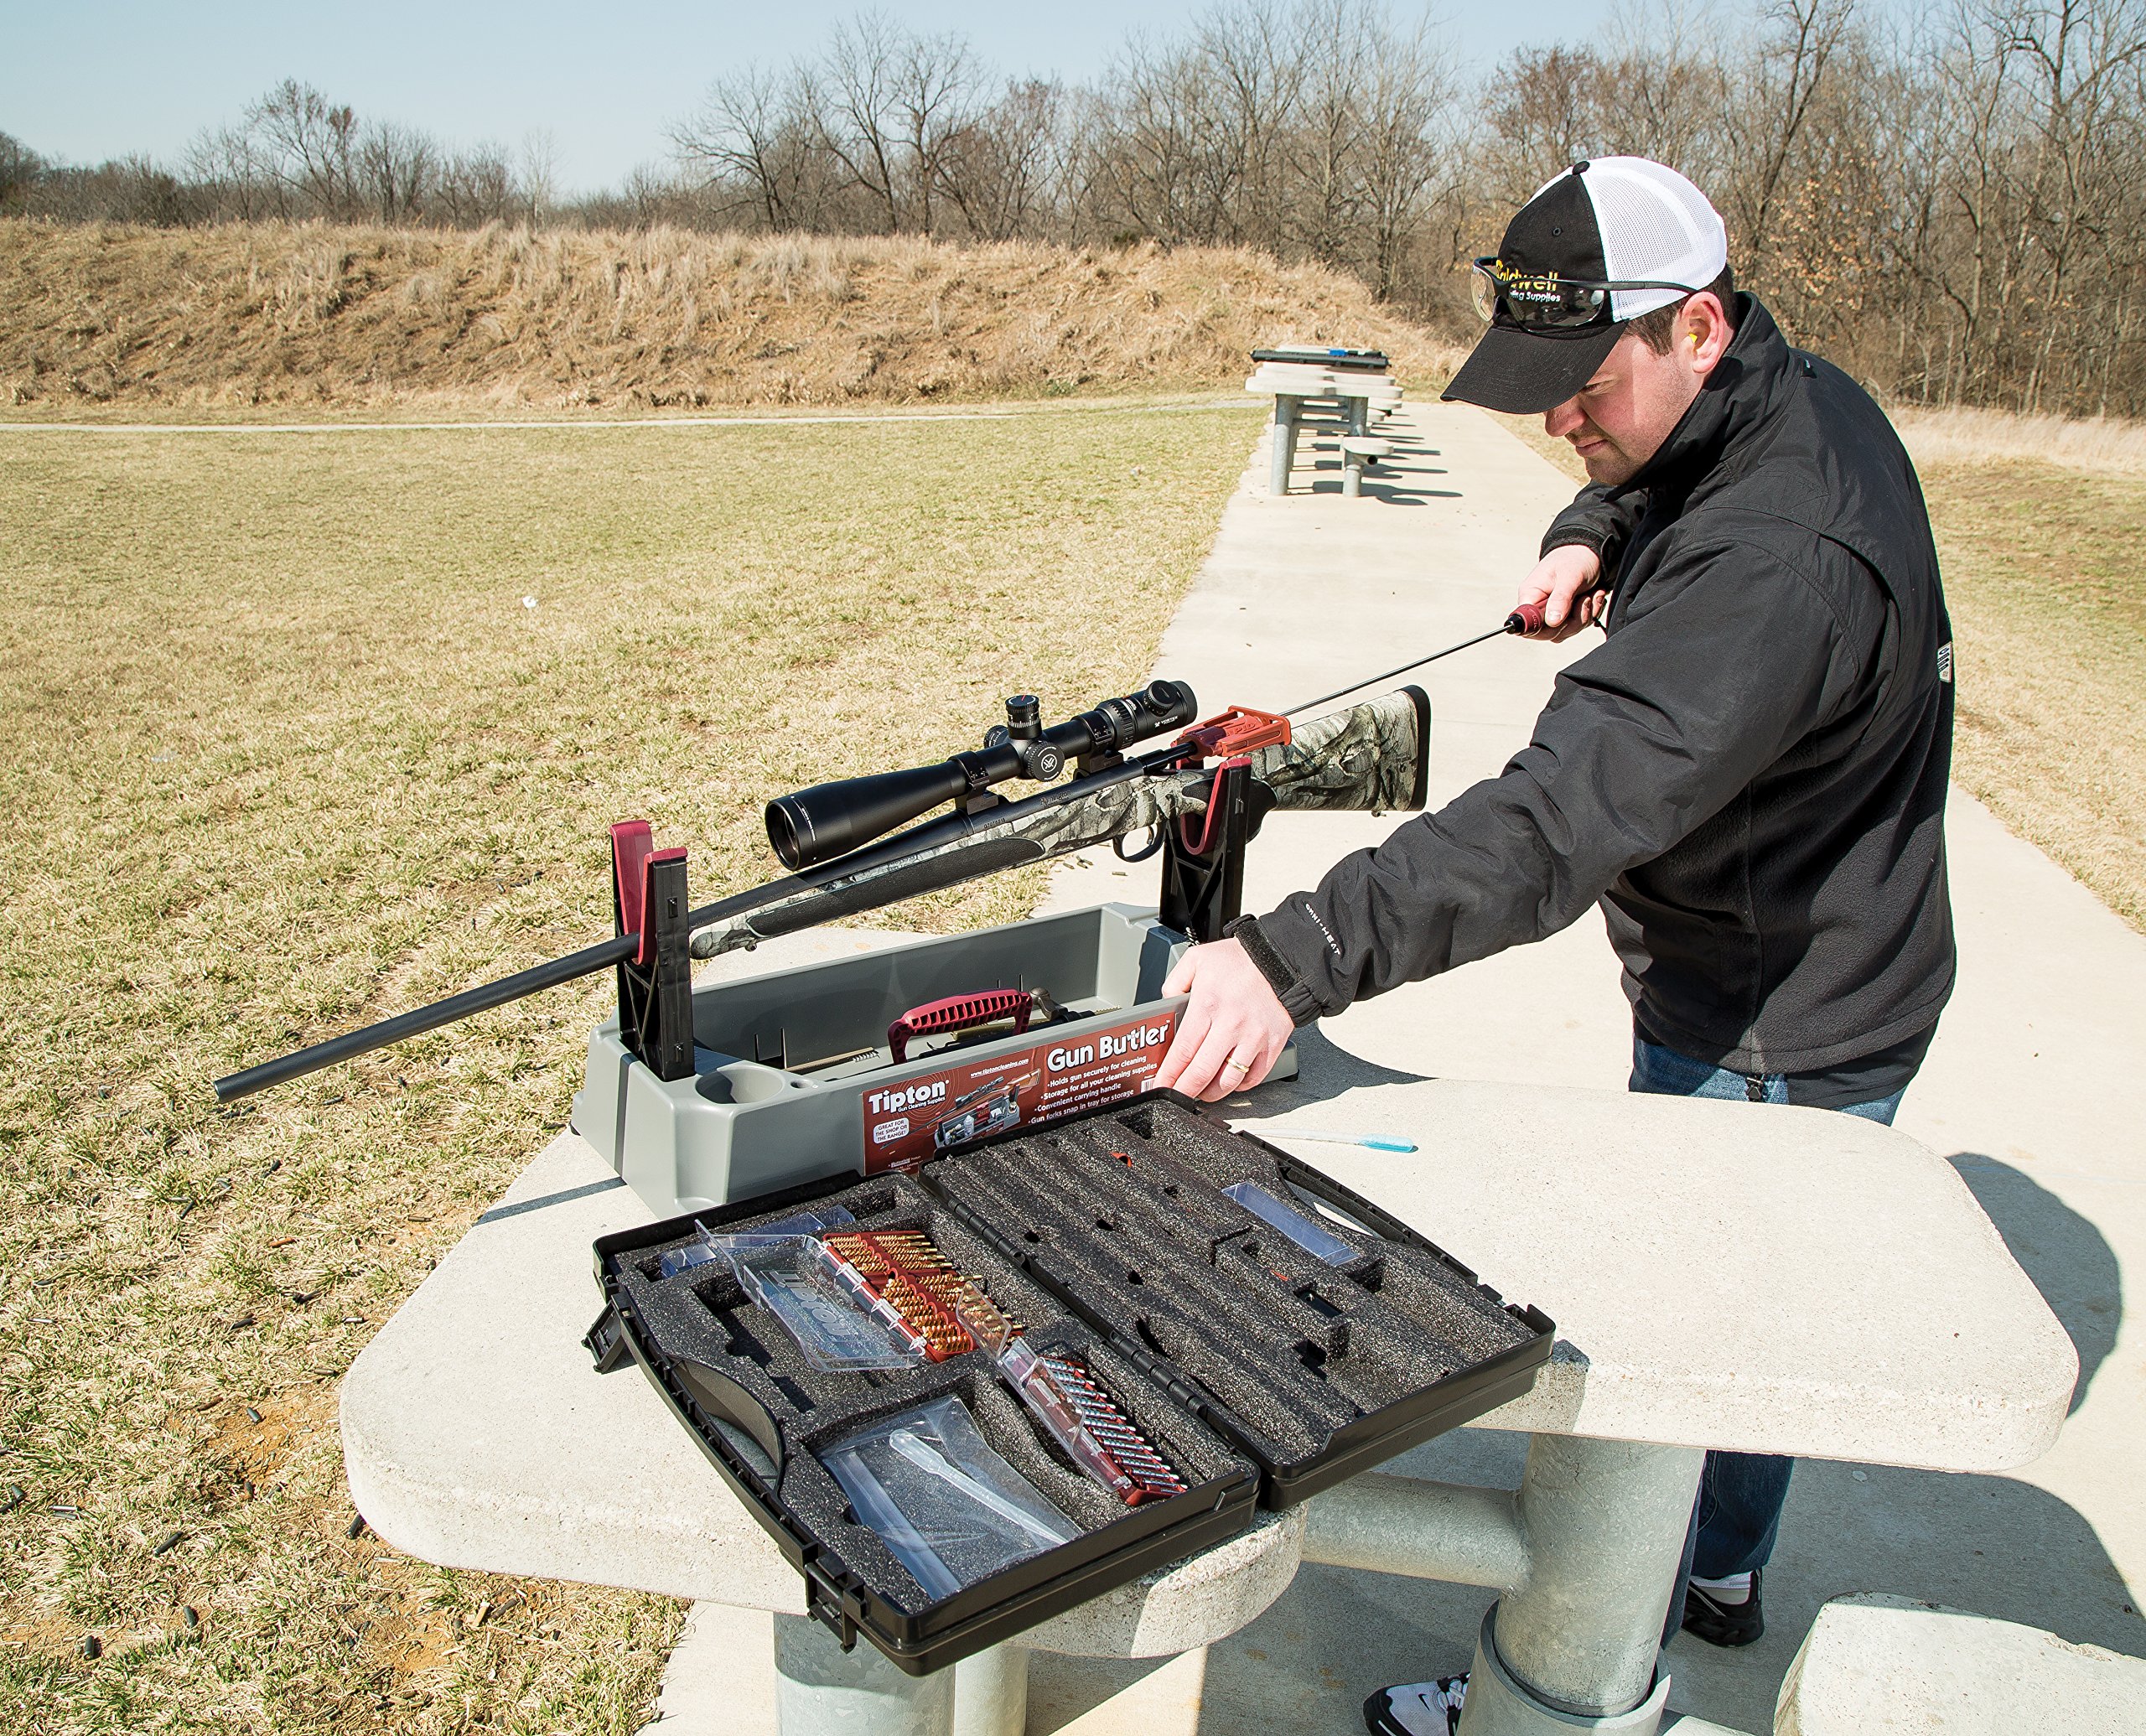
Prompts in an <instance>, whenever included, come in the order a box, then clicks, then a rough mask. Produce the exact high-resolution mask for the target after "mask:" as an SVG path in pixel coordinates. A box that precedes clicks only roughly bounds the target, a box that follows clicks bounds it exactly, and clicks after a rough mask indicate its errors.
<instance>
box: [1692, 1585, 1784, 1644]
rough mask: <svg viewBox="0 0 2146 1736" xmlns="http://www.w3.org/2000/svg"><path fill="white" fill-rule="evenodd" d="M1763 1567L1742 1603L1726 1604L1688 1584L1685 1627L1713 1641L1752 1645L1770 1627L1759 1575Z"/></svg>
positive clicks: (1716, 1642)
mask: <svg viewBox="0 0 2146 1736" xmlns="http://www.w3.org/2000/svg"><path fill="white" fill-rule="evenodd" d="M1764 1571H1765V1570H1764V1569H1763V1568H1760V1569H1755V1570H1754V1571H1753V1573H1752V1574H1751V1595H1750V1596H1749V1597H1748V1598H1746V1599H1744V1601H1743V1602H1742V1603H1740V1604H1724V1603H1722V1602H1720V1601H1719V1600H1718V1599H1716V1598H1715V1597H1714V1596H1713V1594H1712V1593H1708V1592H1705V1591H1702V1590H1701V1589H1700V1588H1698V1586H1696V1585H1687V1586H1686V1587H1685V1588H1684V1631H1685V1632H1686V1633H1687V1634H1696V1635H1698V1637H1699V1638H1700V1639H1702V1640H1705V1641H1706V1642H1707V1644H1708V1645H1749V1644H1750V1643H1751V1642H1752V1641H1753V1640H1755V1639H1757V1638H1758V1637H1759V1636H1760V1635H1761V1634H1763V1633H1765V1630H1766V1618H1765V1611H1763V1610H1762V1609H1760V1607H1759V1578H1760V1573H1763V1572H1764Z"/></svg>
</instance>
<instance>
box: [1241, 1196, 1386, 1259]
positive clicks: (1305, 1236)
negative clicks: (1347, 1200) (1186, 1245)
mask: <svg viewBox="0 0 2146 1736" xmlns="http://www.w3.org/2000/svg"><path fill="white" fill-rule="evenodd" d="M1222 1192H1223V1193H1224V1194H1226V1196H1227V1197H1228V1198H1230V1199H1231V1200H1236V1203H1237V1204H1238V1205H1241V1206H1242V1207H1243V1208H1244V1209H1245V1210H1247V1211H1248V1212H1250V1213H1251V1214H1252V1215H1253V1216H1254V1217H1256V1218H1257V1219H1258V1220H1260V1221H1261V1222H1262V1223H1264V1224H1266V1225H1268V1226H1271V1227H1272V1228H1273V1229H1276V1230H1279V1231H1281V1232H1282V1233H1283V1235H1284V1236H1288V1238H1289V1240H1290V1241H1293V1242H1294V1243H1296V1245H1297V1246H1298V1247H1300V1248H1302V1249H1303V1250H1304V1251H1305V1252H1306V1253H1307V1254H1309V1255H1310V1256H1311V1257H1313V1258H1314V1259H1316V1260H1324V1262H1326V1263H1327V1264H1328V1265H1329V1266H1346V1265H1347V1264H1348V1263H1349V1262H1350V1261H1351V1260H1353V1259H1355V1258H1356V1256H1357V1254H1358V1253H1359V1252H1361V1250H1360V1249H1357V1248H1354V1247H1351V1246H1350V1245H1349V1244H1348V1243H1347V1242H1345V1241H1342V1239H1341V1238H1340V1236H1335V1235H1334V1234H1332V1233H1331V1232H1330V1231H1327V1230H1326V1229H1324V1227H1322V1226H1320V1225H1319V1224H1316V1223H1314V1222H1313V1220H1311V1219H1309V1218H1308V1217H1306V1216H1305V1215H1304V1214H1303V1213H1302V1212H1300V1211H1298V1210H1297V1209H1296V1207H1295V1206H1293V1205H1290V1204H1288V1201H1286V1200H1278V1199H1276V1198H1275V1197H1274V1195H1273V1194H1270V1193H1268V1192H1267V1189H1264V1188H1262V1186H1260V1185H1259V1184H1258V1183H1257V1182H1255V1181H1236V1182H1231V1184H1229V1186H1227V1187H1226V1188H1224V1189H1222Z"/></svg>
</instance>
